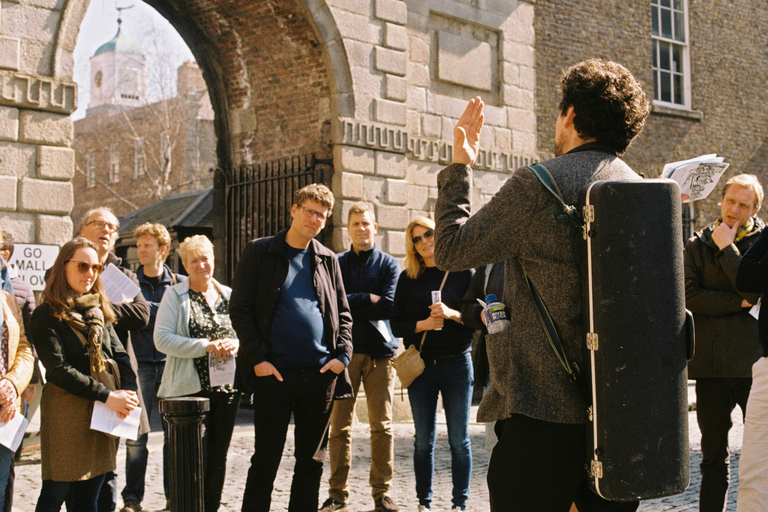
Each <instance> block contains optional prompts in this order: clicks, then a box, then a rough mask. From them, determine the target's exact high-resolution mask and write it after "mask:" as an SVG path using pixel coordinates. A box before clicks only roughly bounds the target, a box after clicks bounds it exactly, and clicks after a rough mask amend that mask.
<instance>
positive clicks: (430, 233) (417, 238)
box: [411, 229, 435, 245]
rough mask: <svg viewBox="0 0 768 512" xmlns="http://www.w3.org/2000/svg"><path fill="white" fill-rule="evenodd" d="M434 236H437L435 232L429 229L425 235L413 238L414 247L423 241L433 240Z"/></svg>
mask: <svg viewBox="0 0 768 512" xmlns="http://www.w3.org/2000/svg"><path fill="white" fill-rule="evenodd" d="M433 236H435V230H434V229H428V230H426V231H425V232H424V234H423V235H419V236H415V237H413V238H411V242H413V245H418V243H419V242H421V241H422V240H426V239H430V240H432V237H433Z"/></svg>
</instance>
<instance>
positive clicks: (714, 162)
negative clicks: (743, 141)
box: [661, 153, 729, 203]
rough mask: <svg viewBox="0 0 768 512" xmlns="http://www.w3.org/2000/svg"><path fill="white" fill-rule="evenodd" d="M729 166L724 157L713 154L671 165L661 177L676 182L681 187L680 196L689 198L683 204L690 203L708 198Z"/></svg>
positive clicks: (666, 167) (667, 166)
mask: <svg viewBox="0 0 768 512" xmlns="http://www.w3.org/2000/svg"><path fill="white" fill-rule="evenodd" d="M728 165H729V164H727V163H725V162H723V157H721V156H717V155H716V154H714V153H712V154H711V155H701V156H698V157H696V158H691V159H690V160H681V161H679V162H672V163H669V164H667V165H665V166H664V170H663V171H662V172H661V177H662V178H670V179H673V180H675V181H676V182H677V184H678V185H680V194H682V195H687V196H688V197H689V199H687V200H685V201H683V202H685V203H688V202H690V201H697V200H699V199H704V198H705V197H707V196H708V195H709V194H710V192H712V190H714V188H715V185H717V182H718V180H719V179H720V176H722V175H723V173H724V172H725V170H726V169H727V168H728Z"/></svg>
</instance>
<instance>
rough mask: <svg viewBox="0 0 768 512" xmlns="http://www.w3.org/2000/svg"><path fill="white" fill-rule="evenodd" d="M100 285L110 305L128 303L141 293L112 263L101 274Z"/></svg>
mask: <svg viewBox="0 0 768 512" xmlns="http://www.w3.org/2000/svg"><path fill="white" fill-rule="evenodd" d="M101 284H103V285H104V291H105V292H106V294H107V297H108V298H109V301H110V302H111V303H112V304H122V303H123V302H130V301H132V300H133V299H135V298H136V296H137V295H138V294H139V293H140V292H141V288H139V287H138V286H136V283H134V282H133V281H131V279H130V278H129V277H128V276H126V275H125V274H123V272H122V271H121V270H120V269H119V268H117V267H116V266H114V265H113V264H112V263H110V264H109V265H107V268H105V269H104V272H102V273H101Z"/></svg>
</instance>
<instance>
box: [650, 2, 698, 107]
mask: <svg viewBox="0 0 768 512" xmlns="http://www.w3.org/2000/svg"><path fill="white" fill-rule="evenodd" d="M651 13H652V26H653V36H652V40H653V99H654V102H656V103H660V104H662V105H667V106H673V107H678V108H680V107H682V108H690V107H691V94H690V87H691V85H690V71H689V67H690V66H689V55H688V51H689V48H688V13H687V0H651Z"/></svg>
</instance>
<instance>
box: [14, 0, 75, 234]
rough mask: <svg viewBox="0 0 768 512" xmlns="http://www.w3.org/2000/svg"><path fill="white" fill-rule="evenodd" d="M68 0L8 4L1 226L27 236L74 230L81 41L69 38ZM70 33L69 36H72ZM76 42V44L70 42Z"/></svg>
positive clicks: (23, 0) (64, 232) (69, 232)
mask: <svg viewBox="0 0 768 512" xmlns="http://www.w3.org/2000/svg"><path fill="white" fill-rule="evenodd" d="M65 4H66V2H65V1H64V0H50V1H34V2H33V1H27V0H11V1H4V2H2V4H0V227H2V228H3V229H4V230H7V231H9V232H11V233H12V234H13V235H14V237H15V239H16V240H17V241H19V242H23V243H40V244H62V243H64V242H65V241H67V240H69V239H70V238H71V236H72V223H71V221H70V220H69V212H70V211H71V210H72V206H73V203H74V198H73V194H72V185H71V183H70V180H71V179H72V176H73V173H74V152H73V151H72V149H70V147H69V146H70V145H71V144H72V136H73V132H72V121H71V120H70V118H69V114H71V113H72V112H73V111H74V110H75V108H76V106H77V86H76V84H74V83H73V82H72V81H71V73H70V75H69V76H56V73H55V70H56V69H58V68H63V69H70V70H71V66H69V65H67V63H68V62H69V63H71V51H72V49H73V48H74V41H71V42H70V41H69V40H65V41H64V42H63V45H62V44H59V45H57V44H56V43H57V42H60V41H62V38H63V36H65V35H66V30H64V29H63V28H62V27H61V20H62V14H63V11H64V8H65ZM64 39H66V38H65V37H64ZM70 43H71V44H70Z"/></svg>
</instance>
